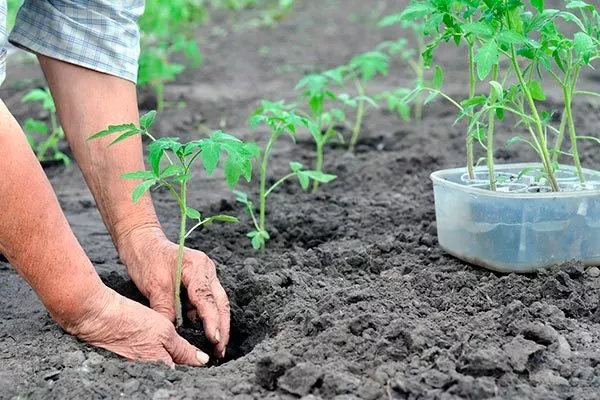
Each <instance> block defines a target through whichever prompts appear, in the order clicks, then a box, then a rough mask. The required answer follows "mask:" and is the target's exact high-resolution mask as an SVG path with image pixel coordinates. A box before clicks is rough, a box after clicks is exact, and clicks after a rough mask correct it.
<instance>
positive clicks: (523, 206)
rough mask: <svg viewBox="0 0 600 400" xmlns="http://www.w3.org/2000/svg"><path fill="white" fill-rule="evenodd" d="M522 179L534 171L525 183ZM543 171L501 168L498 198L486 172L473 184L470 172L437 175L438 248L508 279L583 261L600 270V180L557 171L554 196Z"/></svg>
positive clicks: (498, 168)
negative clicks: (582, 181)
mask: <svg viewBox="0 0 600 400" xmlns="http://www.w3.org/2000/svg"><path fill="white" fill-rule="evenodd" d="M522 171H527V172H524V173H523V174H522V176H519V174H520V173H521V172H522ZM540 171H541V165H540V164H506V165H497V166H496V174H497V178H499V180H500V181H501V183H499V184H498V190H497V191H496V192H492V191H490V190H489V184H488V182H487V179H488V173H487V168H486V167H478V168H476V169H475V177H476V178H475V179H474V180H469V179H468V176H467V174H466V170H465V168H455V169H447V170H442V171H436V172H434V173H433V174H431V179H432V181H433V190H434V197H435V214H436V219H437V229H438V241H439V243H440V246H441V247H442V248H443V249H444V250H446V251H447V252H448V253H450V254H452V255H454V256H455V257H458V258H460V259H461V260H464V261H467V262H469V263H472V264H475V265H479V266H482V267H485V268H488V269H492V270H495V271H500V272H532V271H535V270H536V269H540V268H544V267H549V266H551V265H554V264H557V263H561V262H565V261H570V260H577V261H582V262H584V263H585V264H587V265H600V173H599V172H596V171H591V170H584V172H585V178H586V184H585V186H582V185H581V184H579V181H578V179H577V176H576V175H575V169H574V168H572V167H568V166H561V169H560V171H557V180H558V182H559V186H560V188H561V191H560V192H552V191H551V190H550V188H549V187H548V186H547V185H546V182H545V181H544V179H543V178H540V176H541V174H540Z"/></svg>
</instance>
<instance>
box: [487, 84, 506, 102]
mask: <svg viewBox="0 0 600 400" xmlns="http://www.w3.org/2000/svg"><path fill="white" fill-rule="evenodd" d="M490 85H491V86H492V88H493V89H494V94H495V95H496V101H499V102H502V100H503V99H504V89H503V88H502V84H501V83H500V82H497V81H490Z"/></svg>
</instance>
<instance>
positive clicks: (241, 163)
mask: <svg viewBox="0 0 600 400" xmlns="http://www.w3.org/2000/svg"><path fill="white" fill-rule="evenodd" d="M155 115H156V112H155V111H151V112H149V113H148V114H145V115H143V116H142V117H141V118H140V121H139V127H138V126H136V125H135V124H133V123H129V124H123V125H112V126H109V127H108V129H106V130H104V131H101V132H98V133H96V134H95V135H93V136H91V137H90V138H89V139H88V140H92V139H98V138H101V137H105V136H109V135H114V134H119V136H118V137H117V138H116V139H115V140H113V141H112V142H111V143H110V145H114V144H116V143H118V142H120V141H122V140H125V139H127V138H129V137H131V136H134V135H144V136H146V137H148V138H150V139H151V142H150V144H149V145H148V156H147V158H148V163H149V164H150V166H151V169H150V170H149V171H135V172H131V173H127V174H124V175H123V177H124V178H126V179H135V180H140V181H141V183H140V184H139V185H138V186H137V187H136V188H135V189H134V190H133V194H132V198H133V201H134V202H136V201H138V200H139V199H140V198H141V197H142V196H143V195H144V193H146V192H147V191H148V190H149V189H150V188H152V187H159V186H163V187H166V188H167V189H168V190H169V192H170V193H171V195H172V196H173V199H174V200H175V201H176V202H177V204H178V205H179V208H180V211H181V222H180V225H179V239H178V244H179V247H178V253H177V268H176V275H175V294H174V295H175V306H176V325H177V326H178V327H179V326H181V325H182V323H183V316H182V311H181V297H180V294H181V269H182V265H183V252H184V248H185V240H186V238H187V237H188V236H189V235H190V234H191V233H192V232H193V231H194V230H195V229H197V228H199V227H201V226H204V225H208V224H210V223H212V222H215V221H221V222H237V218H235V217H231V216H228V215H214V216H210V217H204V216H202V214H201V213H200V211H198V210H197V209H195V208H192V207H190V206H189V205H188V197H187V193H188V183H189V181H190V179H191V177H192V175H191V172H192V167H193V166H194V165H195V164H196V162H197V161H198V160H200V159H201V160H202V166H203V168H204V171H205V172H206V174H207V175H211V174H212V173H213V172H214V170H215V169H216V167H217V166H218V164H219V162H220V161H222V160H223V169H224V172H225V179H226V180H227V184H228V185H229V186H230V187H231V188H232V189H233V188H234V187H235V186H236V184H237V183H238V181H239V179H240V178H241V177H244V178H245V179H246V180H247V181H250V178H251V175H252V161H251V160H252V158H253V157H254V156H255V155H256V145H255V144H254V143H244V142H242V141H241V140H239V139H237V138H235V137H234V136H231V135H229V134H227V133H223V132H221V131H216V132H213V133H212V134H211V135H210V137H208V138H203V139H199V140H192V141H190V142H187V143H181V142H180V141H179V139H178V138H174V137H162V138H159V139H156V138H155V137H154V136H153V135H152V134H151V133H150V132H149V128H150V127H151V126H152V122H153V121H154V118H155ZM223 154H225V155H226V156H225V157H223ZM163 159H166V161H167V162H168V163H167V166H166V167H162V166H161V161H163ZM188 219H191V220H193V221H194V225H193V226H192V227H191V228H189V229H188V228H187V220H188Z"/></svg>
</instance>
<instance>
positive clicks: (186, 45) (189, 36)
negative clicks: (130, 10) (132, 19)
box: [138, 0, 206, 111]
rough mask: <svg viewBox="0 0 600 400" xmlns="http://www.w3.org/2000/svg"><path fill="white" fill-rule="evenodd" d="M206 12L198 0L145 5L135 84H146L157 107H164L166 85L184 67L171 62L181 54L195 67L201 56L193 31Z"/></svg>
mask: <svg viewBox="0 0 600 400" xmlns="http://www.w3.org/2000/svg"><path fill="white" fill-rule="evenodd" d="M205 16H206V12H205V8H204V5H203V2H202V1H200V0H173V1H168V2H163V1H159V0H150V1H147V2H146V11H145V13H144V15H143V16H142V17H141V18H140V22H139V25H140V31H141V47H142V51H141V53H140V58H139V70H138V83H139V84H140V85H141V86H145V85H149V86H150V87H152V89H153V90H154V92H155V94H156V107H157V110H159V111H161V110H163V109H164V107H165V105H166V104H165V99H164V89H165V84H166V83H168V82H171V81H173V80H175V78H176V77H177V75H179V74H180V73H181V72H183V70H184V69H185V65H184V64H181V63H178V62H175V61H173V57H174V56H175V55H176V54H179V53H182V54H183V55H185V57H186V58H187V59H188V60H189V61H190V62H191V65H192V66H193V67H198V66H199V65H200V64H201V62H202V55H201V53H200V49H199V48H198V44H197V43H196V41H195V39H194V33H193V28H195V27H196V26H197V25H198V24H199V23H200V22H202V21H203V20H204V19H205Z"/></svg>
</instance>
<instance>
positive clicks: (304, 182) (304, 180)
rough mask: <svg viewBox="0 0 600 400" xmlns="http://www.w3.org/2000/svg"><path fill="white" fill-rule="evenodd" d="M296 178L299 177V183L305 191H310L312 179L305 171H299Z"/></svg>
mask: <svg viewBox="0 0 600 400" xmlns="http://www.w3.org/2000/svg"><path fill="white" fill-rule="evenodd" d="M296 176H297V177H298V183H300V187H301V188H302V189H303V190H308V187H309V186H310V178H309V177H308V175H306V173H305V172H304V171H298V172H297V173H296Z"/></svg>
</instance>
